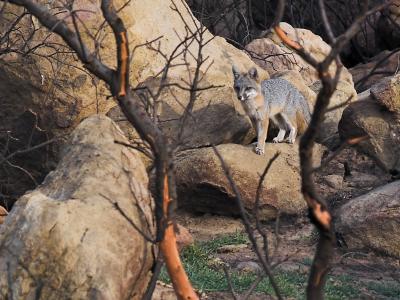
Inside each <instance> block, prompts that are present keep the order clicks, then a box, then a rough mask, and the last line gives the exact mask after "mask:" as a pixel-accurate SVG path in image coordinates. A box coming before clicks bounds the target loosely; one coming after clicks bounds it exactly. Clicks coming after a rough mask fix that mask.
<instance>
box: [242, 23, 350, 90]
mask: <svg viewBox="0 0 400 300" xmlns="http://www.w3.org/2000/svg"><path fill="white" fill-rule="evenodd" d="M280 27H281V28H282V30H283V31H285V32H286V34H287V36H288V37H289V38H290V39H291V40H293V41H296V42H298V43H299V44H300V45H301V46H303V47H304V49H305V50H306V51H307V52H308V53H310V54H311V56H312V57H314V58H315V59H316V60H317V61H322V60H323V59H324V58H325V57H326V56H327V55H328V54H329V52H330V50H331V47H330V46H329V45H328V44H327V43H325V42H324V41H323V40H322V38H321V37H320V36H318V35H316V34H314V33H313V32H312V31H310V30H308V29H303V28H293V27H292V26H291V25H290V24H288V23H285V22H281V23H280ZM246 50H248V51H250V52H251V53H254V54H255V56H252V58H253V60H254V61H255V62H256V63H257V64H258V65H260V66H261V67H263V68H264V69H266V70H267V71H268V72H269V73H270V74H273V73H275V72H276V71H283V70H288V69H289V70H295V71H298V72H299V73H300V74H301V76H302V77H303V79H304V81H305V82H306V84H307V85H308V86H309V85H311V84H313V83H314V82H315V81H317V80H319V77H318V73H317V71H316V70H315V69H314V68H313V67H312V66H311V65H309V64H308V63H306V62H305V61H304V60H303V59H302V58H301V57H300V56H299V55H298V54H296V53H295V52H294V51H293V50H291V49H290V48H288V47H286V46H285V45H284V43H283V42H282V41H281V39H280V38H279V37H278V36H277V35H276V34H275V33H274V32H272V33H270V34H269V35H267V37H266V38H263V39H256V40H254V41H252V42H251V43H249V44H248V45H247V46H246ZM268 56H270V57H268ZM264 57H265V58H266V59H262V58H264ZM335 71H336V64H335V63H333V64H332V65H331V67H330V68H329V72H330V73H331V74H332V75H334V74H335ZM339 80H340V81H345V82H348V83H349V84H353V80H352V77H351V74H350V73H349V71H348V70H347V69H346V68H345V67H343V69H342V72H341V75H340V79H339Z"/></svg>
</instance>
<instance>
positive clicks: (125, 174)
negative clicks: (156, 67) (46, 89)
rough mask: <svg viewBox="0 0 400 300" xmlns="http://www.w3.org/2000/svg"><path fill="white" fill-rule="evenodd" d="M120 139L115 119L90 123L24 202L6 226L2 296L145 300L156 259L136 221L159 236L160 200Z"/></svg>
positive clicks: (0, 232) (0, 234)
mask: <svg viewBox="0 0 400 300" xmlns="http://www.w3.org/2000/svg"><path fill="white" fill-rule="evenodd" d="M115 140H120V141H124V142H126V139H125V138H124V137H123V135H122V132H121V131H120V130H119V128H118V127H117V126H116V125H115V124H114V123H113V122H112V121H111V120H110V119H109V118H106V117H100V116H94V117H90V118H88V119H86V120H85V121H83V122H82V123H81V124H80V125H79V126H78V127H77V129H76V130H75V131H74V132H73V134H72V136H71V138H70V141H69V145H68V146H67V147H66V149H65V151H64V152H63V155H62V158H61V161H60V163H59V164H58V166H57V168H56V170H54V171H53V172H51V173H50V174H49V175H48V176H47V177H46V179H45V181H44V182H43V184H42V185H41V186H40V187H38V188H37V189H36V190H34V191H31V192H28V193H27V194H25V195H24V196H23V197H21V198H20V199H19V200H18V201H17V202H16V204H15V206H14V207H13V209H12V210H11V212H10V214H9V215H8V216H7V218H6V222H5V223H4V224H3V225H2V226H1V227H0V244H1V245H2V247H1V248H0V298H2V299H8V298H9V297H11V295H12V297H13V298H18V299H30V298H34V297H36V299H70V298H73V299H88V298H90V299H141V295H142V293H143V292H144V290H145V288H146V286H147V283H148V280H149V272H150V268H151V266H152V263H153V254H152V248H151V244H150V243H149V242H147V241H146V239H145V238H144V237H143V236H142V235H141V234H140V233H139V232H138V230H137V229H136V228H135V227H133V226H132V225H131V222H133V223H134V224H136V225H135V226H137V227H138V228H140V229H141V231H142V232H145V233H146V234H149V235H151V234H153V233H154V225H153V215H152V209H151V207H152V198H151V196H150V194H149V192H148V178H147V173H146V170H145V168H144V165H143V163H142V162H141V160H140V158H139V156H138V154H137V153H136V152H135V151H133V150H131V149H129V148H125V147H124V146H121V145H118V144H116V143H115ZM117 208H119V209H120V210H121V211H123V212H124V213H125V215H126V217H124V216H123V214H122V213H121V212H120V211H119V210H118V209H117ZM127 218H129V220H128V219H127Z"/></svg>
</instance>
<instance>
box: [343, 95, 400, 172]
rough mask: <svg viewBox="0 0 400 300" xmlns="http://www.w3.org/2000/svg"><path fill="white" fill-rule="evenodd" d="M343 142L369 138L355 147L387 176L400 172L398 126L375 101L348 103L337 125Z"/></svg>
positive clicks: (397, 121)
mask: <svg viewBox="0 0 400 300" xmlns="http://www.w3.org/2000/svg"><path fill="white" fill-rule="evenodd" d="M339 134H340V137H341V138H342V139H343V140H347V139H349V138H354V137H360V136H366V135H367V136H369V139H368V140H365V141H362V142H360V143H359V144H357V146H356V147H357V149H358V150H359V151H361V152H363V153H365V154H367V155H369V156H371V157H372V158H374V159H375V160H376V161H377V163H378V164H379V166H380V167H382V168H383V169H384V170H386V171H388V172H398V171H400V159H399V153H400V122H399V119H398V118H396V116H395V114H394V113H391V112H389V111H388V110H387V109H386V108H385V107H384V106H382V105H381V104H379V103H378V102H377V101H376V100H375V99H372V98H367V99H366V100H361V101H356V102H354V103H351V104H350V105H349V106H348V107H347V108H346V109H345V111H344V112H343V116H342V119H341V120H340V123H339Z"/></svg>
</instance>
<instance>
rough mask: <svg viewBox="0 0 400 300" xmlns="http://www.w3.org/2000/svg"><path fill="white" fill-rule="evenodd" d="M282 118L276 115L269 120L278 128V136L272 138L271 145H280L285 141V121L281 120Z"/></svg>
mask: <svg viewBox="0 0 400 300" xmlns="http://www.w3.org/2000/svg"><path fill="white" fill-rule="evenodd" d="M282 119H283V118H282V117H281V116H280V115H277V116H275V117H273V118H271V120H272V121H273V122H274V123H275V125H276V126H278V128H279V132H278V135H277V136H276V137H274V138H273V140H272V142H273V143H280V142H282V141H283V140H284V139H285V134H286V126H285V125H286V124H285V121H284V120H282Z"/></svg>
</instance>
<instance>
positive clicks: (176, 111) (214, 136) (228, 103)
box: [107, 73, 255, 149]
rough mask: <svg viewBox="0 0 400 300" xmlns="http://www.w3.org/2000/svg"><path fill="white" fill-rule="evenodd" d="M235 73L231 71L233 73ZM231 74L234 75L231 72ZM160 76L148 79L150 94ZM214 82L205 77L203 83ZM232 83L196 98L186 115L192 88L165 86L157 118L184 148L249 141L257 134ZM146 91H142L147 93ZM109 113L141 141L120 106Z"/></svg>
mask: <svg viewBox="0 0 400 300" xmlns="http://www.w3.org/2000/svg"><path fill="white" fill-rule="evenodd" d="M230 74H231V73H230ZM230 74H229V75H228V77H232V76H233V75H232V76H231V75H230ZM158 82H159V80H158V79H154V78H150V79H148V80H146V81H145V83H144V84H145V85H146V86H147V89H148V90H150V91H151V92H150V93H148V92H146V96H147V97H150V94H153V95H154V94H156V93H157V90H158V85H157V83H158ZM172 82H174V83H179V84H180V85H184V82H182V81H181V80H180V79H176V78H170V79H169V83H172ZM210 84H211V83H209V82H207V81H206V79H204V80H203V82H202V85H203V86H209V85H210ZM231 92H232V85H224V86H221V87H218V88H213V89H210V90H208V91H207V93H204V92H201V93H199V94H198V96H197V98H196V100H195V101H194V105H193V110H192V112H190V113H186V115H187V117H186V118H184V117H182V116H183V115H184V114H185V109H186V106H187V104H188V103H189V101H190V91H186V90H183V89H181V88H179V87H177V86H176V85H170V86H169V87H166V88H164V89H162V92H161V94H160V96H159V97H160V99H161V101H160V103H159V108H158V111H157V114H158V115H157V116H156V118H157V119H158V122H159V123H158V124H159V126H160V128H161V129H162V131H163V133H164V134H165V135H166V136H168V137H169V138H170V140H171V141H172V143H173V144H175V145H177V146H178V145H179V147H180V148H181V149H187V148H197V147H202V146H210V145H218V144H222V143H230V142H235V143H241V144H242V143H243V144H248V143H250V142H251V141H252V139H253V138H254V137H255V130H254V129H253V128H252V126H251V123H250V122H249V119H248V117H247V116H246V115H245V113H244V111H243V108H242V107H241V104H240V103H239V101H238V100H237V98H236V97H233V96H232V95H231ZM143 93H144V92H142V94H143ZM107 115H108V116H109V117H110V118H112V119H113V120H119V121H120V124H121V125H122V129H123V130H124V132H125V133H126V134H127V136H129V137H130V140H137V139H138V135H137V133H136V132H135V130H134V129H133V128H132V126H131V125H130V123H129V122H128V121H127V120H126V118H125V117H124V116H123V113H122V111H121V109H120V108H119V106H117V107H115V108H112V109H111V110H110V111H109V112H108V113H107Z"/></svg>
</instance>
